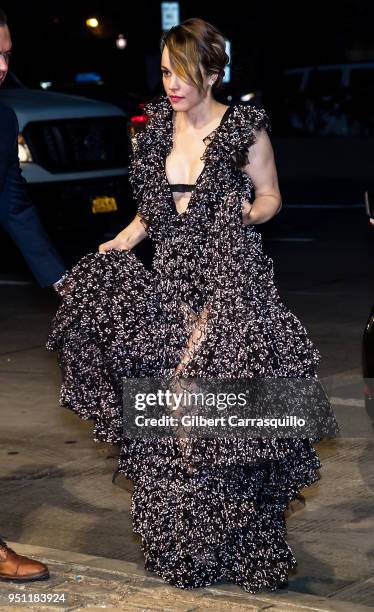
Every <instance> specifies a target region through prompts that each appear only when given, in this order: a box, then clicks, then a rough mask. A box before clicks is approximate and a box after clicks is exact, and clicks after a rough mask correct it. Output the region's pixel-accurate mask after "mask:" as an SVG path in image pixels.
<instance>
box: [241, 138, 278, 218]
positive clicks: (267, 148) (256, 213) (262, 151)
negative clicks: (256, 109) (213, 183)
mask: <svg viewBox="0 0 374 612" xmlns="http://www.w3.org/2000/svg"><path fill="white" fill-rule="evenodd" d="M242 170H243V172H245V173H246V174H247V175H248V176H249V177H250V179H251V181H252V183H253V186H254V188H255V199H254V200H253V203H252V206H251V204H250V203H249V202H247V201H245V202H244V203H243V206H242V213H243V223H244V225H256V224H257V223H265V222H266V221H269V219H271V218H272V217H274V215H276V214H277V213H278V212H279V211H280V209H281V207H282V197H281V193H280V190H279V184H278V174H277V169H276V165H275V160H274V151H273V147H272V144H271V141H270V138H269V136H268V134H267V132H266V130H265V129H264V128H263V129H261V130H258V131H257V132H256V142H255V143H254V144H253V145H252V146H251V147H249V150H248V164H247V165H246V166H244V167H243V168H242Z"/></svg>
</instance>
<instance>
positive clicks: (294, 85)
mask: <svg viewBox="0 0 374 612" xmlns="http://www.w3.org/2000/svg"><path fill="white" fill-rule="evenodd" d="M302 78H303V73H302V72H291V73H289V74H284V75H283V78H282V84H281V86H282V90H283V92H282V93H286V94H287V95H292V94H296V93H298V92H299V91H300V89H301V82H302Z"/></svg>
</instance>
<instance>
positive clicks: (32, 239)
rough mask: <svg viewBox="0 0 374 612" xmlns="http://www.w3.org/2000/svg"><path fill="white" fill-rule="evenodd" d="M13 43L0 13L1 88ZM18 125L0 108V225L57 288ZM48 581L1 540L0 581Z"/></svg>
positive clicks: (58, 271)
mask: <svg viewBox="0 0 374 612" xmlns="http://www.w3.org/2000/svg"><path fill="white" fill-rule="evenodd" d="M11 48H12V41H11V37H10V33H9V28H8V25H7V19H6V16H5V13H4V12H3V11H2V10H1V9H0V85H1V84H2V83H3V82H4V79H5V77H6V74H7V72H8V65H9V59H10V54H11ZM17 137H18V122H17V118H16V115H15V113H14V112H13V110H11V109H10V108H8V107H6V106H2V105H0V224H1V225H2V226H3V227H4V228H5V230H6V231H7V232H8V233H9V235H10V236H11V238H12V239H13V240H14V242H15V243H16V245H17V246H18V248H19V249H20V251H21V253H22V255H23V256H24V258H25V260H26V262H27V264H28V265H29V267H30V268H31V270H32V272H33V274H34V276H35V278H36V280H37V282H38V284H39V285H40V286H41V287H47V286H49V285H53V287H54V288H55V290H56V291H58V284H59V282H61V281H62V277H63V275H64V272H65V266H64V262H63V261H62V259H61V258H60V256H59V254H58V253H57V251H56V250H55V248H54V247H53V245H52V244H51V243H50V241H49V239H48V236H47V234H46V232H45V230H44V228H43V226H42V224H41V222H40V219H39V217H38V214H37V212H36V210H35V207H34V206H33V204H32V202H31V201H30V200H29V199H28V197H27V194H26V189H25V179H24V178H23V176H22V174H21V169H20V165H19V160H18V140H17ZM48 577H49V572H48V568H47V566H46V565H44V563H40V562H39V561H35V560H33V559H29V558H28V557H25V556H22V555H18V554H17V553H16V552H15V551H14V550H12V549H11V548H9V546H7V544H6V543H5V542H4V540H2V539H1V538H0V580H12V581H20V582H28V581H32V580H45V579H46V578H48Z"/></svg>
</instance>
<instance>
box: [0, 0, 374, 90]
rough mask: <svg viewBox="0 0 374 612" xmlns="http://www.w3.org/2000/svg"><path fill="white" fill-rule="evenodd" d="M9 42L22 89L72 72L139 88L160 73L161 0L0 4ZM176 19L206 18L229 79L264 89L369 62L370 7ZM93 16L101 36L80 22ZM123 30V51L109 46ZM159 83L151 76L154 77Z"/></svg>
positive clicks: (322, 4) (365, 0) (230, 11)
mask: <svg viewBox="0 0 374 612" xmlns="http://www.w3.org/2000/svg"><path fill="white" fill-rule="evenodd" d="M0 5H1V6H2V8H3V9H4V10H5V11H6V12H7V14H8V18H9V22H10V27H11V31H12V36H13V41H14V56H13V59H12V67H13V69H14V70H15V71H16V72H17V74H18V75H19V76H20V78H21V79H23V80H24V81H25V82H26V84H28V85H36V84H37V83H38V82H39V81H40V80H53V81H55V80H56V81H60V82H69V81H72V80H73V79H74V77H75V75H76V73H77V72H80V71H89V70H95V71H98V72H99V73H100V74H102V75H103V78H104V80H105V81H107V82H109V83H112V84H113V83H115V84H117V85H120V86H121V87H123V88H125V89H132V90H139V91H140V90H142V89H144V88H145V86H146V85H145V84H146V81H147V66H148V70H149V67H150V66H151V67H153V68H152V69H153V71H156V73H157V71H158V62H159V38H160V33H161V21H160V3H159V2H156V1H145V0H136V2H125V1H122V2H118V1H113V0H105V1H100V0H96V1H93V2H80V1H79V0H78V1H76V2H72V1H64V2H61V3H57V2H46V1H44V2H43V1H38V0H36V1H33V2H17V1H14V0H12V2H9V1H5V0H0ZM180 7H181V10H180V17H181V20H183V19H186V18H188V17H202V18H204V19H207V20H208V21H210V22H211V23H213V24H214V25H216V26H217V27H218V28H220V29H221V31H222V32H223V33H224V35H225V36H226V37H227V38H229V39H230V40H231V43H232V79H233V81H234V82H240V83H242V84H244V83H245V85H248V86H252V87H262V86H264V85H265V86H266V85H267V84H268V83H271V81H272V80H273V79H274V78H275V75H276V74H277V72H278V71H279V70H281V69H282V68H283V67H291V66H299V65H309V64H317V63H328V62H347V61H348V62H350V61H365V60H373V61H374V39H373V35H372V27H373V23H374V3H373V2H372V1H369V0H341V1H340V2H329V1H326V0H324V1H322V0H317V1H314V2H276V1H272V0H268V1H266V0H261V1H251V2H239V1H235V0H234V1H230V2H226V3H224V2H222V3H221V4H220V5H219V4H218V3H216V2H215V3H213V2H203V1H201V0H200V1H194V0H192V1H185V2H183V1H182V2H180ZM90 16H96V17H98V18H99V19H100V22H101V24H102V27H101V30H100V32H99V33H98V32H93V31H90V30H89V29H88V28H86V26H85V19H86V18H87V17H90ZM119 33H123V34H124V35H125V36H126V37H127V39H128V46H127V48H126V50H124V51H118V50H117V49H116V47H115V38H116V36H117V35H118V34H119ZM156 78H157V75H156Z"/></svg>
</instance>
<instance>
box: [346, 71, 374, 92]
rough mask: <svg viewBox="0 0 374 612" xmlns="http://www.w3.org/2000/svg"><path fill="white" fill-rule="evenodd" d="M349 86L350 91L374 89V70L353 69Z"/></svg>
mask: <svg viewBox="0 0 374 612" xmlns="http://www.w3.org/2000/svg"><path fill="white" fill-rule="evenodd" d="M350 85H351V87H352V89H355V90H361V89H366V88H370V89H374V68H353V69H352V70H351V78H350Z"/></svg>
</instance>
